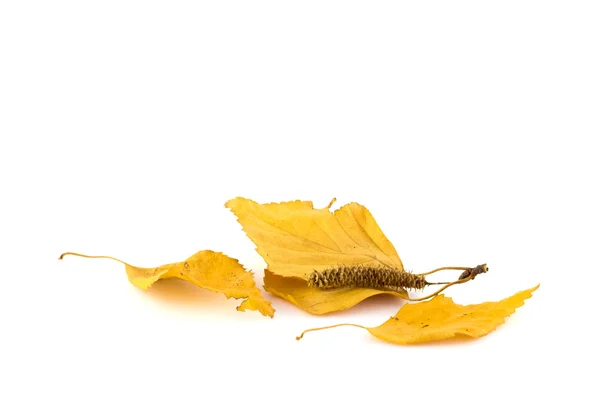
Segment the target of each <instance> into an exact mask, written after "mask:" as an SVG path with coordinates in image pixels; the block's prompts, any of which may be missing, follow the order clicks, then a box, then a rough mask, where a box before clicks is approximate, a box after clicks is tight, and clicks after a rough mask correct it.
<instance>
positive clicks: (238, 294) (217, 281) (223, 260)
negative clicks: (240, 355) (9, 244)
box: [60, 250, 275, 318]
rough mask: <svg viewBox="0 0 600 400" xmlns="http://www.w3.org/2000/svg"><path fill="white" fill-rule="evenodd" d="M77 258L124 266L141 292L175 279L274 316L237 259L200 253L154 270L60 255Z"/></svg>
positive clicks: (240, 306) (251, 275)
mask: <svg viewBox="0 0 600 400" xmlns="http://www.w3.org/2000/svg"><path fill="white" fill-rule="evenodd" d="M65 255H76V256H81V257H87V258H109V259H112V260H115V261H119V262H121V263H123V264H125V271H126V272H127V278H128V279H129V281H130V282H131V283H132V284H133V285H135V286H137V287H139V288H140V289H144V290H146V289H148V288H149V287H150V286H152V284H154V282H156V281H158V280H161V279H168V278H178V279H183V280H185V281H188V282H191V283H193V284H194V285H196V286H199V287H201V288H204V289H207V290H210V291H213V292H217V293H223V294H224V295H225V296H226V297H227V298H230V297H233V298H236V299H242V298H243V299H245V300H244V301H243V302H242V303H241V304H240V305H239V306H238V307H237V310H238V311H245V310H256V311H260V313H261V314H263V315H265V316H269V317H271V318H272V317H273V314H274V312H275V310H274V309H273V307H272V306H271V303H270V302H269V301H267V300H265V299H264V298H263V297H262V295H261V293H260V291H259V290H258V288H257V287H256V285H255V283H254V278H253V274H252V272H251V271H246V270H245V269H244V267H243V266H242V265H241V264H240V263H239V262H238V261H237V260H236V259H233V258H230V257H227V256H226V255H224V254H223V253H217V252H214V251H211V250H203V251H199V252H198V253H196V254H194V255H193V256H191V257H189V258H188V259H187V260H185V261H182V262H176V263H172V264H166V265H162V266H160V267H157V268H138V267H134V266H132V265H130V264H128V263H126V262H124V261H121V260H119V259H116V258H113V257H109V256H86V255H83V254H78V253H64V254H62V255H61V256H60V259H62V258H63V257H64V256H65Z"/></svg>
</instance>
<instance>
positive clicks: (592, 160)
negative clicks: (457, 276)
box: [0, 0, 600, 399]
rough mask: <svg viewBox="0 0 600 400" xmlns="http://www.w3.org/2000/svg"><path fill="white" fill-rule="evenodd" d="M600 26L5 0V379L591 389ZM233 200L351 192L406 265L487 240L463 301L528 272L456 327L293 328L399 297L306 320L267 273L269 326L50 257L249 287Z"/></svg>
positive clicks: (385, 390) (534, 392)
mask: <svg viewBox="0 0 600 400" xmlns="http://www.w3.org/2000/svg"><path fill="white" fill-rule="evenodd" d="M599 20H600V9H599V6H598V2H595V1H589V2H585V1H501V2H500V1H499V2H482V1H441V2H437V1H427V2H425V1H421V2H380V1H363V2H359V1H336V2H332V1H324V0H319V1H301V2H284V1H241V2H237V1H214V2H198V1H188V2H183V1H163V2H161V1H124V0H119V1H102V2H89V1H88V2H82V1H37V2H35V1H25V0H20V1H11V0H4V1H2V2H1V3H0V134H1V137H0V177H1V180H0V184H1V186H0V190H1V196H0V204H1V208H0V218H1V219H0V235H1V242H0V246H1V247H0V249H1V256H2V257H1V259H0V265H1V266H2V285H1V286H2V288H1V290H0V297H1V299H0V300H1V303H0V307H1V318H2V322H1V323H2V326H3V327H2V329H1V331H0V335H1V341H0V343H1V344H0V350H1V354H0V366H1V367H2V370H3V371H2V372H1V381H2V383H1V384H0V397H2V398H3V399H20V398H38V399H42V398H53V397H54V396H57V398H63V399H96V398H98V399H109V398H120V397H121V396H127V397H124V398H130V399H137V398H139V399H142V398H143V399H154V398H161V399H189V398H190V399H191V398H210V399H212V398H239V399H242V398H246V397H248V398H276V399H289V398H343V397H344V396H357V397H360V398H373V399H375V398H442V397H443V398H461V399H476V398H491V399H496V398H498V399H506V398H522V397H523V398H524V397H525V396H529V397H530V398H532V397H533V398H542V397H545V396H549V395H557V396H569V398H577V397H579V398H593V397H594V396H595V394H594V393H596V394H597V381H596V380H594V376H595V373H596V372H597V368H596V367H592V366H591V367H587V363H592V364H591V365H595V363H596V361H597V356H598V346H597V343H596V340H597V339H596V338H597V331H595V327H596V326H597V316H598V311H597V304H598V301H597V300H595V299H594V296H595V295H594V292H595V291H597V284H598V279H597V278H598V273H597V271H598V267H599V265H598V264H599V263H600V262H599V256H598V245H599V243H600V241H599V239H600V238H599V223H600V218H599V217H600V216H599V212H598V204H599V200H600V196H599V194H598V180H599V179H598V171H600V163H599V161H598V152H599V146H598V144H597V142H596V141H595V139H597V138H598V134H599V133H600V120H599V119H600V118H599V115H600V113H599V111H600V97H599V96H600V95H599V93H600V78H599V77H600V73H599V71H600V56H599V54H600V52H599V50H600V24H599V23H598V21H599ZM235 196H244V197H249V198H251V199H254V200H256V201H259V202H271V201H285V200H294V199H303V200H313V201H314V202H315V205H316V206H319V207H322V206H325V205H326V204H327V203H328V202H329V200H330V199H331V198H332V197H334V196H336V197H337V198H338V202H337V203H336V207H339V206H341V205H343V204H345V203H347V202H351V201H357V202H359V203H361V204H363V205H365V206H366V207H368V208H369V209H370V210H371V212H372V213H373V215H374V216H375V218H376V219H377V221H378V222H379V224H380V226H381V227H382V229H383V231H384V232H385V234H386V235H387V237H388V238H389V239H390V240H391V241H392V242H393V243H394V244H395V246H396V249H397V250H398V253H399V254H400V256H401V258H402V260H403V262H404V264H405V266H406V268H407V269H409V270H412V271H426V270H429V269H431V268H435V267H439V266H444V265H467V266H474V265H476V264H479V263H482V262H487V263H488V266H489V268H490V272H489V273H488V274H486V275H484V276H481V277H479V278H478V279H477V280H476V281H474V282H470V283H469V284H468V285H462V286H459V287H454V288H451V289H450V290H448V293H447V294H448V295H450V296H452V297H453V298H454V299H455V301H457V302H459V303H464V304H467V303H476V302H482V301H488V300H499V299H501V298H504V297H506V296H509V295H511V294H513V293H514V292H516V291H519V290H523V289H526V288H529V287H532V286H534V285H536V284H537V283H541V287H540V289H539V290H538V291H537V292H535V293H534V296H533V298H531V299H530V300H528V301H527V302H526V304H525V306H524V307H522V308H520V309H518V310H517V313H516V314H514V315H513V316H512V317H511V318H508V319H507V322H506V324H504V325H502V326H501V327H500V328H499V329H498V330H496V331H495V332H493V333H491V334H490V335H488V336H486V337H484V338H481V339H479V340H475V341H471V342H461V343H449V344H448V343H444V344H433V345H422V346H397V345H392V344H388V343H385V342H382V341H379V340H377V339H375V338H373V337H371V336H370V335H369V334H368V332H366V331H363V330H360V329H355V328H338V329H336V330H330V331H323V332H316V333H312V334H308V335H307V336H306V337H305V338H304V339H303V340H302V341H299V342H297V341H295V340H294V338H295V336H296V335H298V334H299V333H300V332H301V331H302V330H304V329H306V328H310V327H316V326H322V325H328V324H332V323H337V322H354V323H359V324H363V325H367V326H375V325H378V324H380V323H382V322H384V321H385V320H386V319H387V318H388V317H389V316H390V315H393V314H394V313H395V312H396V311H397V309H398V307H399V306H400V305H401V304H402V303H401V302H400V301H398V300H394V299H389V298H385V297H384V298H376V299H370V300H368V301H365V302H364V303H362V304H360V305H359V306H357V307H355V308H353V309H352V310H349V311H345V312H340V313H338V314H334V315H330V316H324V317H316V316H311V315H309V314H306V313H304V312H302V311H301V310H299V309H297V308H295V307H294V306H292V305H291V304H289V303H286V302H285V301H283V300H281V299H278V298H274V297H272V296H270V295H268V294H266V296H267V297H268V298H269V299H270V300H272V301H273V305H274V307H275V308H276V310H277V312H276V314H275V318H274V319H272V320H271V319H268V318H264V317H262V316H261V315H260V314H259V313H256V312H246V313H240V312H237V311H236V310H235V306H236V305H237V304H238V303H239V301H236V300H234V299H231V300H226V299H225V298H224V296H221V295H217V294H213V293H209V292H206V291H203V290H200V289H196V288H195V287H192V286H191V285H189V284H186V283H183V282H163V283H159V284H157V285H156V287H153V288H151V289H150V290H149V291H148V292H142V291H141V290H139V289H136V288H135V287H133V286H132V285H130V284H129V282H128V281H127V279H126V276H125V272H124V268H123V266H122V265H120V264H118V263H115V262H111V261H102V260H98V261H96V260H85V259H77V258H70V259H65V260H64V261H57V257H58V255H59V254H60V253H62V252H64V251H76V252H83V253H89V254H106V255H112V256H115V257H118V258H121V259H123V260H126V261H128V262H130V263H132V264H134V265H138V266H143V267H154V266H158V265H160V264H163V263H167V262H173V261H179V260H182V259H184V258H185V257H188V256H189V255H191V254H193V253H195V252H196V251H198V250H202V249H213V250H216V251H223V252H225V253H226V254H228V255H230V256H232V257H234V258H237V259H239V260H240V262H241V263H243V264H244V265H246V266H247V268H250V269H252V270H254V271H255V276H256V279H257V282H258V285H259V286H260V287H262V270H263V268H264V267H265V264H264V262H263V260H262V259H261V258H260V257H259V256H258V254H257V253H256V252H255V251H254V246H253V244H252V243H251V242H250V240H249V239H248V238H246V237H245V235H244V233H243V232H242V231H241V229H240V226H239V225H238V224H237V222H236V220H235V217H234V216H233V215H232V214H231V213H230V211H229V210H227V209H225V208H224V203H225V201H227V200H228V199H230V198H232V197H235ZM593 371H595V372H593ZM592 374H594V376H593V375H592Z"/></svg>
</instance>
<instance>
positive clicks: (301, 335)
mask: <svg viewBox="0 0 600 400" xmlns="http://www.w3.org/2000/svg"><path fill="white" fill-rule="evenodd" d="M338 326H354V327H357V328H363V329H366V330H369V328H366V327H364V326H362V325H358V324H336V325H329V326H323V327H321V328H311V329H307V330H305V331H304V332H302V333H301V334H300V336H296V340H300V339H302V338H303V337H304V334H305V333H307V332H313V331H322V330H323V329H329V328H337V327H338Z"/></svg>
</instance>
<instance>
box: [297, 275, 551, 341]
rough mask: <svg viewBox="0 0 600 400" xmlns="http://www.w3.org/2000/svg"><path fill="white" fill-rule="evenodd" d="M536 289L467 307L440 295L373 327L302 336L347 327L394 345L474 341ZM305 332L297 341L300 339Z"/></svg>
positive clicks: (499, 322)
mask: <svg viewBox="0 0 600 400" xmlns="http://www.w3.org/2000/svg"><path fill="white" fill-rule="evenodd" d="M539 286H540V285H537V286H535V287H533V288H531V289H527V290H523V291H521V292H518V293H515V294H514V295H512V296H510V297H507V298H505V299H503V300H500V301H497V302H485V303H481V304H471V305H466V306H464V305H460V304H456V303H454V301H452V298H450V297H446V296H444V295H443V294H441V295H438V296H436V297H434V298H433V299H432V300H429V301H426V302H422V303H416V304H407V305H405V306H403V307H401V308H400V310H399V311H398V312H397V313H396V315H395V316H393V317H391V318H390V319H389V320H387V321H386V322H384V323H383V324H382V325H379V326H376V327H374V328H366V327H364V326H361V325H355V324H339V325H333V326H329V327H323V328H315V329H308V330H306V331H304V333H306V332H309V331H314V330H322V329H329V328H333V327H337V326H344V325H349V326H356V327H359V328H363V329H366V330H368V331H369V332H370V333H371V334H372V335H373V336H375V337H377V338H379V339H382V340H385V341H388V342H392V343H397V344H413V343H424V342H433V341H438V340H444V339H450V338H454V337H471V338H477V337H481V336H485V335H487V334H488V333H490V332H492V331H493V330H495V329H496V328H497V327H498V326H499V325H501V324H503V323H504V321H505V318H506V317H508V316H510V315H511V314H513V313H514V312H515V311H516V309H517V308H518V307H521V306H522V305H523V304H524V303H525V300H526V299H528V298H530V297H531V296H532V293H533V292H534V291H535V290H537V288H538V287H539ZM304 333H302V335H300V336H299V337H297V338H296V339H301V338H302V337H303V336H304Z"/></svg>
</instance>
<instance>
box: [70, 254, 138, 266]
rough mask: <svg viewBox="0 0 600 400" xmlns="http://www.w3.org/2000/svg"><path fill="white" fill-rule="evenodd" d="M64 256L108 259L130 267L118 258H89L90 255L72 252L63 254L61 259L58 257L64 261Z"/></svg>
mask: <svg viewBox="0 0 600 400" xmlns="http://www.w3.org/2000/svg"><path fill="white" fill-rule="evenodd" d="M64 256H77V257H85V258H105V259H108V260H113V261H117V262H120V263H123V264H125V265H129V264H127V263H126V262H125V261H122V260H119V259H118V258H114V257H111V256H88V255H85V254H80V253H72V252H66V253H62V254H61V255H60V257H58V259H59V260H62V259H63V257H64Z"/></svg>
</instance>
